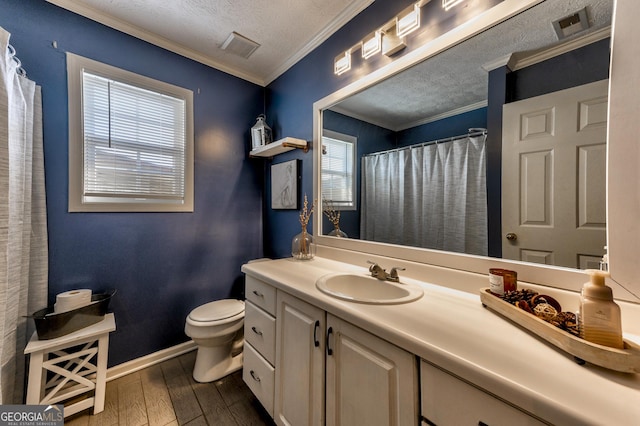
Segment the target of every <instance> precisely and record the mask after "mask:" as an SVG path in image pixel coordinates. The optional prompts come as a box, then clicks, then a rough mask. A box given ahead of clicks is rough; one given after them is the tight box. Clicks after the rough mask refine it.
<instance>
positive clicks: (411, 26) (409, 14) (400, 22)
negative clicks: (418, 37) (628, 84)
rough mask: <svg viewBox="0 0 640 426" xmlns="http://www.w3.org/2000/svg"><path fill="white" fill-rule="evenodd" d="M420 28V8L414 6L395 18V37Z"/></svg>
mask: <svg viewBox="0 0 640 426" xmlns="http://www.w3.org/2000/svg"><path fill="white" fill-rule="evenodd" d="M418 28H420V7H419V6H418V4H417V3H416V4H414V5H413V6H411V7H410V8H408V9H405V10H404V11H403V12H402V13H401V14H400V15H398V16H396V35H397V36H398V37H400V38H402V37H404V36H406V35H408V34H411V33H412V32H414V31H415V30H417V29H418Z"/></svg>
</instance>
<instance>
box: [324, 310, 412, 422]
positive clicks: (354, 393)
mask: <svg viewBox="0 0 640 426" xmlns="http://www.w3.org/2000/svg"><path fill="white" fill-rule="evenodd" d="M326 362H327V367H326V369H327V371H326V376H327V377H326V386H327V398H326V401H327V413H326V415H327V423H326V424H327V425H367V426H371V425H384V426H388V425H416V424H418V371H417V360H416V358H415V356H414V355H413V354H410V353H408V352H406V351H404V350H402V349H400V348H398V347H397V346H394V345H392V344H391V343H389V342H386V341H384V340H382V339H380V338H378V337H376V336H373V335H372V334H370V333H367V332H365V331H364V330H362V329H360V328H357V327H355V326H353V325H351V324H349V323H347V322H345V321H342V320H340V319H338V318H336V317H334V316H332V315H331V314H327V361H326Z"/></svg>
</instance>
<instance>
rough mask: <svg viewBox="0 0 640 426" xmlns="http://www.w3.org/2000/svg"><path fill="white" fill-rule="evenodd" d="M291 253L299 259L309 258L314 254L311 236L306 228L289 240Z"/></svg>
mask: <svg viewBox="0 0 640 426" xmlns="http://www.w3.org/2000/svg"><path fill="white" fill-rule="evenodd" d="M291 255H292V256H293V257H294V258H296V259H299V260H310V259H313V257H314V256H315V255H316V245H315V243H314V242H313V236H312V235H311V234H309V233H308V232H307V230H306V229H302V232H301V233H299V234H298V235H296V236H295V237H293V240H291Z"/></svg>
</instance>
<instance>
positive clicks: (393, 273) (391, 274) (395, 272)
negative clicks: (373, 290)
mask: <svg viewBox="0 0 640 426" xmlns="http://www.w3.org/2000/svg"><path fill="white" fill-rule="evenodd" d="M404 270H405V269H404V268H400V267H398V266H395V267H393V268H391V272H389V276H388V277H387V280H389V281H393V282H394V283H397V282H399V281H400V276H399V275H398V271H404Z"/></svg>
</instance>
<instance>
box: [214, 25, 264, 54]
mask: <svg viewBox="0 0 640 426" xmlns="http://www.w3.org/2000/svg"><path fill="white" fill-rule="evenodd" d="M258 47H260V45H259V44H258V43H256V42H255V41H253V40H250V39H248V38H246V37H245V36H243V35H241V34H238V33H237V32H235V31H234V32H232V33H231V34H229V37H227V39H226V40H225V41H224V43H222V46H220V48H221V49H222V50H224V51H225V52H228V53H231V54H233V55H237V56H241V57H243V58H245V59H247V58H249V56H251V54H252V53H253V52H255V51H256V49H257V48H258Z"/></svg>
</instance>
